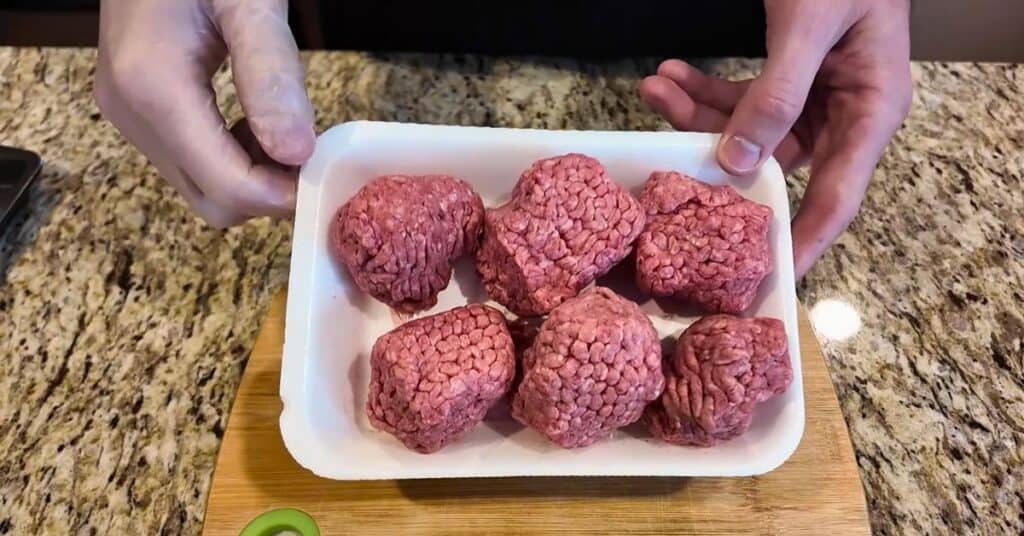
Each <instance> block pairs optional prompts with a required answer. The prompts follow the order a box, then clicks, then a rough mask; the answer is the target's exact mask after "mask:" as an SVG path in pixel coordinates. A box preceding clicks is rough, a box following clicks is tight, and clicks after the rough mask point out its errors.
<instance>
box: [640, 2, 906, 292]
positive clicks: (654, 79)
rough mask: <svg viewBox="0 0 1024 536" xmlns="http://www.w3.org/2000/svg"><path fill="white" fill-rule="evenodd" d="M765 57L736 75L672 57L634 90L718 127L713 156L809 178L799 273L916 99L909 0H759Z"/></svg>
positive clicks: (736, 166)
mask: <svg viewBox="0 0 1024 536" xmlns="http://www.w3.org/2000/svg"><path fill="white" fill-rule="evenodd" d="M765 11H766V14H767V35H766V38H767V40H766V44H767V50H768V57H767V59H766V60H765V63H764V68H763V70H762V72H761V74H760V75H759V76H757V77H756V78H753V79H750V80H745V81H742V82H733V81H728V80H724V79H722V78H718V77H714V76H709V75H706V74H704V73H702V72H700V71H699V70H698V69H696V68H694V67H692V66H690V65H687V64H686V63H684V62H682V61H680V60H668V61H665V62H664V63H662V64H661V66H659V67H658V74H657V75H655V76H650V77H648V78H646V79H644V81H643V82H642V83H641V85H640V95H641V97H642V98H643V99H644V101H645V102H647V103H648V104H649V105H650V106H651V107H653V108H654V109H655V111H657V112H658V113H659V114H660V115H662V116H663V117H665V119H667V120H668V121H669V123H671V124H672V126H673V127H675V128H677V129H679V130H696V131H702V132H722V133H723V134H722V138H721V141H720V142H719V144H718V148H717V150H716V156H717V159H718V162H719V165H721V166H722V168H723V169H724V170H726V171H727V172H729V173H731V174H734V175H745V174H749V173H751V172H753V171H755V170H756V169H757V168H758V167H760V165H761V164H762V163H764V161H765V160H766V159H767V158H768V156H769V155H773V154H774V156H775V158H776V159H777V160H778V162H779V164H780V165H781V166H782V168H783V170H784V171H785V172H787V173H788V172H790V171H792V170H794V169H796V168H799V167H801V166H803V165H805V164H807V163H810V165H811V177H810V181H809V182H808V184H807V189H806V191H805V193H804V197H803V199H802V200H801V202H800V209H799V211H798V212H797V215H796V217H795V218H794V219H793V223H792V225H793V248H794V252H793V256H794V264H795V269H796V274H797V277H803V275H804V274H805V273H806V272H807V270H808V269H810V267H811V266H812V265H813V264H814V262H815V261H816V260H817V259H818V258H819V257H820V256H821V255H822V254H823V253H824V252H825V250H826V249H827V248H828V246H829V245H830V244H831V243H832V241H834V240H835V239H836V238H837V237H838V236H839V235H840V234H842V232H843V231H844V230H845V229H846V227H847V225H849V223H850V221H851V220H852V219H853V217H854V216H856V214H857V210H858V209H859V208H860V203H861V201H862V200H863V198H864V191H865V190H866V188H867V185H868V182H869V181H870V180H871V175H872V173H873V171H874V168H875V165H876V164H877V163H878V160H879V158H880V157H881V154H882V151H883V150H884V149H885V146H886V145H887V144H888V143H889V140H890V138H892V135H893V134H894V133H895V131H896V130H897V129H898V128H899V126H900V124H901V123H902V122H903V119H904V118H905V117H906V116H907V113H908V111H909V108H910V102H911V97H912V88H911V80H910V36H909V2H908V0H830V1H827V2H823V1H820V0H765Z"/></svg>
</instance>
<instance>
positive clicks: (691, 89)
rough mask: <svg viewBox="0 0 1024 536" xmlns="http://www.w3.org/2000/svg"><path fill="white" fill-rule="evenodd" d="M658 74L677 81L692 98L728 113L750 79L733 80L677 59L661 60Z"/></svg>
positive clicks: (734, 105)
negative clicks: (711, 73) (713, 74)
mask: <svg viewBox="0 0 1024 536" xmlns="http://www.w3.org/2000/svg"><path fill="white" fill-rule="evenodd" d="M658 74H659V75H660V76H663V77H665V78H668V79H669V80H671V81H673V82H675V84H676V85H678V86H679V87H680V88H682V90H683V91H685V92H686V93H687V94H688V95H689V96H690V98H692V99H693V100H694V101H696V102H699V103H701V104H705V105H707V106H710V107H712V108H714V109H716V110H718V111H720V112H722V113H724V114H726V115H728V114H731V113H732V111H733V108H735V107H736V103H737V102H739V100H740V98H742V97H743V95H744V94H745V93H746V92H747V87H748V86H749V85H750V80H743V81H741V82H733V81H731V80H725V79H722V78H719V77H717V76H709V75H706V74H704V73H703V72H701V71H700V69H697V68H696V67H694V66H692V65H690V64H688V63H686V62H684V61H682V60H677V59H670V60H665V61H663V62H661V65H659V66H658Z"/></svg>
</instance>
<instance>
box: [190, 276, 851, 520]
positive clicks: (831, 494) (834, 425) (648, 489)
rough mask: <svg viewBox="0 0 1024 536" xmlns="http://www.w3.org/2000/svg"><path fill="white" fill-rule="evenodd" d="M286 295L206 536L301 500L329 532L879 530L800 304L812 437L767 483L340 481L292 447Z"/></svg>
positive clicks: (218, 474)
mask: <svg viewBox="0 0 1024 536" xmlns="http://www.w3.org/2000/svg"><path fill="white" fill-rule="evenodd" d="M284 303H285V299H284V294H283V293H282V295H280V296H278V297H277V298H276V299H275V301H274V303H273V305H272V306H271V309H270V312H269V314H268V316H267V319H266V321H265V323H264V326H263V329H262V331H261V332H260V335H259V338H258V339H257V341H256V346H255V348H254V349H253V352H252V355H251V356H250V358H249V363H248V365H247V367H246V371H245V376H244V378H243V380H242V384H241V386H240V388H239V390H238V395H237V397H236V399H235V403H234V407H233V408H232V412H231V416H230V419H229V421H228V428H227V430H226V432H225V435H224V442H223V444H222V445H221V449H220V454H219V457H218V461H217V468H216V470H215V472H214V476H213V486H212V489H211V492H210V498H209V502H208V504H207V511H206V521H205V526H204V531H203V532H204V534H206V535H208V536H217V535H232V536H235V535H237V534H238V533H239V531H240V530H241V529H242V527H243V526H245V524H246V523H247V522H248V521H249V520H251V519H252V518H253V517H255V516H257V515H258V514H260V513H262V512H264V511H266V510H269V509H272V508H279V507H293V508H299V509H301V510H304V511H306V512H308V513H309V514H310V515H312V516H313V518H314V519H316V521H317V523H318V524H319V525H320V528H321V531H322V532H323V534H330V535H333V534H354V533H358V534H361V535H365V534H389V535H391V534H513V533H514V534H524V533H529V534H533V533H536V534H541V533H556V532H563V531H564V532H570V533H576V534H581V533H582V534H737V533H744V534H750V533H753V534H787V535H790V534H822V533H823V532H829V533H835V534H868V533H869V532H870V529H869V525H868V518H867V511H866V509H865V502H864V493H863V489H862V488H861V483H860V477H859V475H858V472H857V464H856V463H855V460H854V457H853V450H852V449H851V446H850V440H849V437H848V436H847V432H846V425H845V423H844V421H843V417H842V414H841V413H840V411H839V406H838V403H837V401H836V397H835V392H834V391H833V389H832V384H831V383H830V382H829V379H828V372H827V370H826V369H825V364H824V361H823V358H822V355H821V350H820V348H819V347H818V343H817V340H816V339H815V338H814V334H813V332H812V331H811V328H810V325H809V324H808V321H807V316H806V314H805V313H804V312H803V310H802V309H801V311H800V341H801V349H800V350H801V359H802V363H803V371H804V389H805V397H806V403H807V423H806V427H805V432H804V437H803V440H802V442H801V443H800V446H799V448H798V449H797V451H796V452H795V453H794V454H793V456H792V457H791V458H790V459H789V460H788V461H787V462H786V463H785V464H784V465H783V466H782V467H780V468H779V469H777V470H775V471H773V472H771V473H769V474H767V475H764V476H761V477H754V478H501V479H464V480H462V479H460V480H416V481H374V482H336V481H331V480H325V479H321V478H318V477H316V476H314V475H313V474H312V473H309V472H307V471H306V470H304V469H302V468H301V467H299V466H298V465H297V464H296V463H295V462H294V461H293V460H292V459H291V457H290V456H289V455H288V452H287V451H286V450H285V448H284V444H283V443H282V442H281V436H280V433H279V430H278V417H279V415H280V413H281V401H280V399H279V398H278V382H279V379H280V359H281V347H282V342H283V340H284Z"/></svg>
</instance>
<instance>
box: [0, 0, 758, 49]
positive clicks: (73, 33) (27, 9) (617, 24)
mask: <svg viewBox="0 0 1024 536" xmlns="http://www.w3.org/2000/svg"><path fill="white" fill-rule="evenodd" d="M127 1H131V0H127ZM4 4H6V7H4V8H2V9H0V44H6V45H17V46H33V45H51V46H95V44H96V35H97V12H98V6H99V2H98V0H35V1H28V0H19V1H9V2H6V3H2V4H0V5H4ZM290 6H291V11H290V22H291V25H292V30H293V32H294V33H295V37H296V41H297V42H298V44H299V47H300V48H304V49H310V48H312V49H320V48H329V49H355V50H376V51H396V50H397V51H423V52H479V53H491V54H538V55H543V54H550V55H572V56H593V57H609V56H636V55H664V56H668V55H687V56H753V55H763V53H764V50H763V49H764V46H763V42H764V38H763V36H764V20H763V19H764V8H763V5H762V3H761V1H760V0H738V1H731V2H718V1H714V2H686V1H666V0H628V1H623V0H589V1H586V0H562V1H556V2H552V1H545V0H516V1H515V2H493V3H491V5H490V6H488V8H487V9H486V12H482V11H481V9H480V7H479V2H464V1H462V2H456V1H433V2H423V1H417V0H362V1H330V0H320V1H318V0H292V1H291V3H290Z"/></svg>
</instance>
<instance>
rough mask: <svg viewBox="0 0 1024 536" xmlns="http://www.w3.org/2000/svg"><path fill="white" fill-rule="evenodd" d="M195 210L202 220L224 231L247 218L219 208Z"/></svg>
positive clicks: (208, 207)
mask: <svg viewBox="0 0 1024 536" xmlns="http://www.w3.org/2000/svg"><path fill="white" fill-rule="evenodd" d="M193 208H195V210H196V212H197V213H198V214H199V216H200V217H201V218H203V220H204V221H205V222H206V223H207V224H209V225H210V227H213V228H215V229H219V230H224V229H227V228H229V227H234V226H236V225H238V224H240V223H242V222H244V221H245V220H246V219H247V218H246V217H245V216H243V215H241V214H238V213H236V212H233V211H231V210H230V209H224V208H220V207H213V206H207V207H203V208H202V209H199V208H196V207H193Z"/></svg>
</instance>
